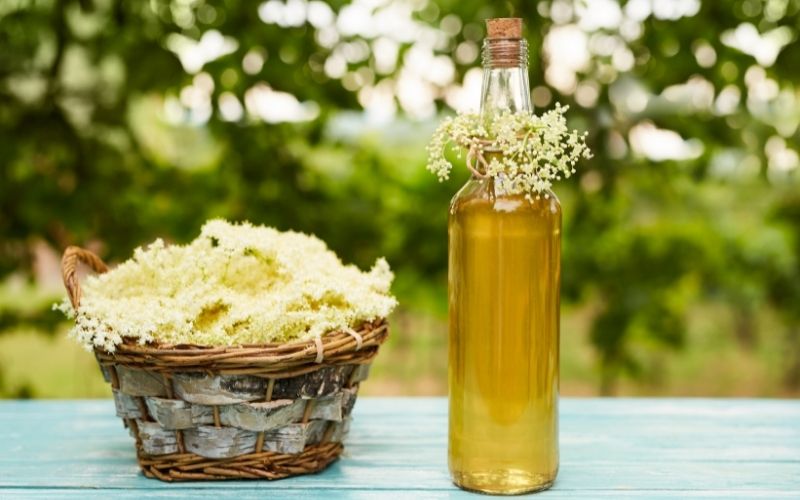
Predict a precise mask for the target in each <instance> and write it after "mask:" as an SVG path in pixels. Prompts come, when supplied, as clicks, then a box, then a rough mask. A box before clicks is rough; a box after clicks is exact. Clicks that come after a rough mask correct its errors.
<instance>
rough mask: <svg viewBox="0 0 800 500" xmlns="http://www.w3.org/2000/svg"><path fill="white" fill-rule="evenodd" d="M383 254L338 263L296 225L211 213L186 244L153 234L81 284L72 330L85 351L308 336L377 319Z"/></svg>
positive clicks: (387, 304)
mask: <svg viewBox="0 0 800 500" xmlns="http://www.w3.org/2000/svg"><path fill="white" fill-rule="evenodd" d="M392 279H393V275H392V272H391V270H390V269H389V265H388V264H387V262H386V261H385V260H384V259H379V260H378V261H377V262H376V263H375V265H374V267H373V268H372V269H371V270H370V271H369V272H362V271H360V270H359V269H357V268H356V267H355V266H352V265H349V266H345V265H343V264H342V262H341V261H340V260H339V258H338V257H337V256H336V254H334V253H333V252H332V251H330V250H329V249H328V248H327V247H326V246H325V243H323V242H322V241H320V240H319V239H317V238H315V237H313V236H307V235H305V234H302V233H295V232H280V231H277V230H275V229H272V228H268V227H263V226H253V225H250V224H249V223H244V224H231V223H228V222H226V221H223V220H212V221H209V222H207V223H206V224H205V226H203V228H202V231H201V233H200V236H199V237H198V238H197V239H195V240H194V241H192V242H191V243H189V244H188V245H166V244H165V243H164V242H163V241H161V240H160V239H159V240H156V241H155V242H154V243H152V244H150V245H148V246H147V247H143V248H139V249H137V250H136V251H135V253H134V256H133V258H132V259H130V260H128V261H126V262H124V263H122V264H121V265H119V266H117V267H116V268H115V269H113V270H111V271H109V272H107V273H105V274H101V275H98V276H92V277H90V278H88V279H87V280H86V282H85V283H84V284H83V285H82V287H81V288H82V294H81V299H80V305H79V306H78V307H77V309H76V308H74V307H73V305H72V304H71V303H70V301H69V300H64V302H62V303H61V304H60V305H59V306H58V308H59V309H61V310H63V311H64V312H65V313H67V314H68V315H69V316H72V317H74V318H75V326H74V327H73V329H72V331H71V336H72V337H74V338H75V339H77V340H78V341H79V342H80V343H81V344H83V345H84V346H85V347H86V348H87V349H92V348H94V347H98V348H102V349H103V350H105V351H107V352H112V351H114V350H115V348H116V346H117V345H118V344H120V343H121V342H122V340H123V338H127V339H136V340H137V341H138V342H139V343H142V344H144V343H147V342H152V341H156V342H160V343H167V344H196V345H210V346H218V345H245V344H263V343H271V342H288V341H293V340H308V339H314V338H315V337H316V338H318V337H320V336H321V335H323V334H325V333H327V332H331V331H336V330H346V329H352V328H354V327H357V326H358V325H359V324H360V323H363V322H365V321H373V320H376V319H378V318H385V317H386V316H388V315H389V313H390V312H391V311H392V309H393V308H394V307H395V304H396V301H395V299H394V298H393V297H392V296H391V294H390V292H389V287H390V285H391V282H392Z"/></svg>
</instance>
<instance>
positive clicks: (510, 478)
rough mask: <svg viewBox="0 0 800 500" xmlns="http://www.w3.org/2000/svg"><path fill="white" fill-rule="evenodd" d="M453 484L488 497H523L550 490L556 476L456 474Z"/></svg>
mask: <svg viewBox="0 0 800 500" xmlns="http://www.w3.org/2000/svg"><path fill="white" fill-rule="evenodd" d="M451 479H452V480H453V484H455V485H456V486H458V487H459V488H462V489H464V490H467V491H473V492H475V493H484V494H487V495H522V494H525V493H536V492H537V491H542V490H546V489H548V488H550V487H551V486H553V483H555V475H544V474H531V473H529V472H525V471H521V470H514V469H511V470H499V471H487V472H469V473H467V472H454V473H453V474H452V475H451Z"/></svg>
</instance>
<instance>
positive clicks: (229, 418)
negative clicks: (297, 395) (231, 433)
mask: <svg viewBox="0 0 800 500" xmlns="http://www.w3.org/2000/svg"><path fill="white" fill-rule="evenodd" d="M304 409H305V402H304V401H303V400H302V399H296V400H294V401H292V400H290V399H279V400H276V401H270V402H266V403H244V404H238V405H228V406H222V407H220V420H221V422H222V425H230V426H233V427H239V428H240V429H246V430H249V431H267V430H270V429H274V428H276V427H280V426H282V425H287V424H289V423H291V422H296V421H298V420H300V419H301V418H303V410H304Z"/></svg>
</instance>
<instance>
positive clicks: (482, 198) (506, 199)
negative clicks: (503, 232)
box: [450, 179, 561, 217]
mask: <svg viewBox="0 0 800 500" xmlns="http://www.w3.org/2000/svg"><path fill="white" fill-rule="evenodd" d="M464 212H495V213H498V214H502V213H508V214H524V213H531V214H532V215H544V214H551V215H554V216H559V217H560V216H561V202H560V201H559V199H558V197H557V196H556V194H555V193H553V192H552V191H547V192H546V193H544V194H542V195H541V196H540V197H539V198H538V199H536V198H533V199H527V198H526V197H525V195H521V194H514V195H511V194H497V193H496V192H495V190H494V186H493V183H492V180H491V179H470V180H469V181H467V183H466V184H464V186H462V187H461V189H460V190H459V191H458V192H457V193H456V194H455V196H453V199H452V200H451V201H450V214H451V215H456V214H459V213H464Z"/></svg>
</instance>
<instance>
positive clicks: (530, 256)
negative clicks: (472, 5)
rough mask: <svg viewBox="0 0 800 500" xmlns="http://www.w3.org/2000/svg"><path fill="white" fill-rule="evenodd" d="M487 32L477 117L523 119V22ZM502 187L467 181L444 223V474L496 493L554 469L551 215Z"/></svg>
mask: <svg viewBox="0 0 800 500" xmlns="http://www.w3.org/2000/svg"><path fill="white" fill-rule="evenodd" d="M487 24H488V37H487V39H486V41H485V42H484V80H483V91H482V100H481V118H482V119H484V118H487V117H490V116H496V115H498V114H502V113H532V108H531V105H530V94H529V86H528V77H527V46H526V42H525V41H524V40H523V39H522V38H521V20H519V19H492V20H489V21H488V23H487ZM487 156H488V158H487V157H484V160H485V161H486V163H485V164H486V165H487V168H488V169H491V167H492V165H495V166H496V165H498V164H500V163H502V161H503V160H504V158H503V157H502V156H500V155H497V154H495V155H493V154H489V155H487ZM573 164H574V163H573ZM512 184H513V183H512V181H511V179H508V178H505V177H504V176H503V174H502V173H500V174H499V175H495V176H492V177H489V176H478V175H476V176H474V177H473V178H472V179H471V180H470V181H469V182H468V183H467V184H466V185H465V186H464V187H463V188H462V189H461V190H460V191H459V192H458V194H457V195H456V196H455V197H454V199H453V201H452V203H451V206H450V219H449V308H450V324H449V394H450V416H449V420H450V423H449V425H450V429H449V466H450V473H451V477H452V479H453V481H454V482H455V483H456V484H457V485H458V486H460V487H462V488H465V489H468V490H475V491H479V492H484V493H495V494H517V493H524V492H530V491H537V490H542V489H545V488H548V487H549V486H550V485H552V484H553V481H554V480H555V477H556V473H557V471H558V364H559V285H560V255H561V234H560V233H561V208H560V206H559V202H558V200H557V199H556V197H555V196H554V195H553V194H552V192H550V191H549V190H543V191H542V192H540V193H539V194H536V195H533V196H531V195H530V194H521V193H517V192H515V191H514V189H513V185H512Z"/></svg>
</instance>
